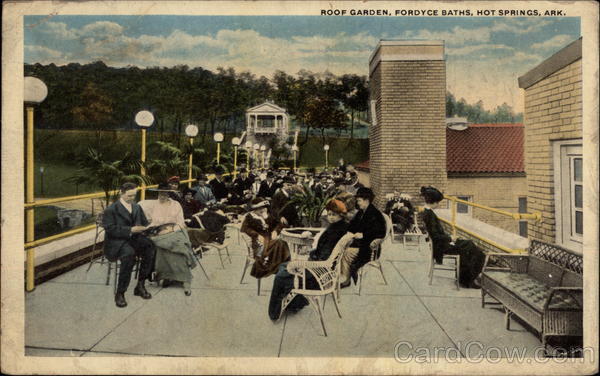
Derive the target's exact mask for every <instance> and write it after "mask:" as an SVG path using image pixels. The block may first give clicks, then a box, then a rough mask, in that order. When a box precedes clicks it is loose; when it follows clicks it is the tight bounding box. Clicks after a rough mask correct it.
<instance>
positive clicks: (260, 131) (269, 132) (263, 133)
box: [246, 102, 289, 143]
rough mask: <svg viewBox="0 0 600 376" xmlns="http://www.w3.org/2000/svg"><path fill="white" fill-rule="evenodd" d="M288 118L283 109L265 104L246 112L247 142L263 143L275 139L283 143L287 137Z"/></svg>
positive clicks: (272, 104) (270, 103)
mask: <svg viewBox="0 0 600 376" xmlns="http://www.w3.org/2000/svg"><path fill="white" fill-rule="evenodd" d="M288 123H289V116H288V114H287V112H286V110H285V109H284V108H281V107H279V106H277V105H276V104H274V103H272V102H265V103H263V104H260V105H258V106H254V107H252V108H249V109H248V110H246V132H247V135H248V136H247V137H248V140H249V141H252V142H253V143H254V142H257V141H264V140H265V139H266V138H271V137H277V139H278V141H279V142H285V141H286V140H287V138H288V135H289V129H288Z"/></svg>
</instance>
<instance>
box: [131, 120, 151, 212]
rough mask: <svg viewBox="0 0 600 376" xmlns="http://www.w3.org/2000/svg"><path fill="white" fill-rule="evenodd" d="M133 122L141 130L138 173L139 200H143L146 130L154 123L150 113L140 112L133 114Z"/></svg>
mask: <svg viewBox="0 0 600 376" xmlns="http://www.w3.org/2000/svg"><path fill="white" fill-rule="evenodd" d="M135 122H136V124H137V125H138V126H139V127H140V128H141V129H142V156H141V160H142V167H141V172H140V174H141V175H142V188H141V190H140V199H141V200H144V199H145V198H146V182H145V178H146V166H145V164H146V128H150V126H151V125H152V123H154V115H152V112H150V111H147V110H142V111H140V112H138V113H137V114H135Z"/></svg>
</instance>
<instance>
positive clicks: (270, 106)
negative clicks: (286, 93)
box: [246, 102, 287, 114]
mask: <svg viewBox="0 0 600 376" xmlns="http://www.w3.org/2000/svg"><path fill="white" fill-rule="evenodd" d="M250 112H261V113H264V112H271V113H284V114H287V111H286V110H285V108H281V107H279V106H277V105H276V104H275V103H271V102H265V103H262V104H259V105H258V106H254V107H251V108H249V109H247V110H246V113H250Z"/></svg>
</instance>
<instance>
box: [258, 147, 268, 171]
mask: <svg viewBox="0 0 600 376" xmlns="http://www.w3.org/2000/svg"><path fill="white" fill-rule="evenodd" d="M265 150H267V147H266V146H265V145H260V151H261V152H262V168H263V170H264V169H265Z"/></svg>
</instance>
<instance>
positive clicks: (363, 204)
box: [341, 188, 386, 287]
mask: <svg viewBox="0 0 600 376" xmlns="http://www.w3.org/2000/svg"><path fill="white" fill-rule="evenodd" d="M373 199H375V195H374V194H373V191H372V190H371V189H370V188H360V189H359V190H358V191H357V192H356V206H357V207H358V211H357V212H356V214H355V215H354V218H352V220H351V221H350V225H349V226H348V232H351V233H353V234H354V235H355V240H354V242H353V243H352V244H351V245H350V247H356V248H358V254H357V255H356V257H355V258H354V260H352V262H351V263H350V265H349V269H347V274H346V271H345V270H342V274H345V275H347V276H348V277H347V280H346V281H345V282H343V283H342V284H341V287H347V286H349V285H350V278H349V277H352V279H353V280H354V282H355V283H356V281H357V278H358V273H357V272H358V270H359V269H360V268H362V267H363V265H365V264H366V263H368V262H369V261H371V254H372V252H375V258H379V256H380V255H381V242H382V241H383V238H385V234H386V225H385V218H383V214H381V212H380V211H379V210H378V209H377V208H376V207H375V206H374V205H373ZM343 265H344V263H342V266H343ZM342 269H344V268H342Z"/></svg>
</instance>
